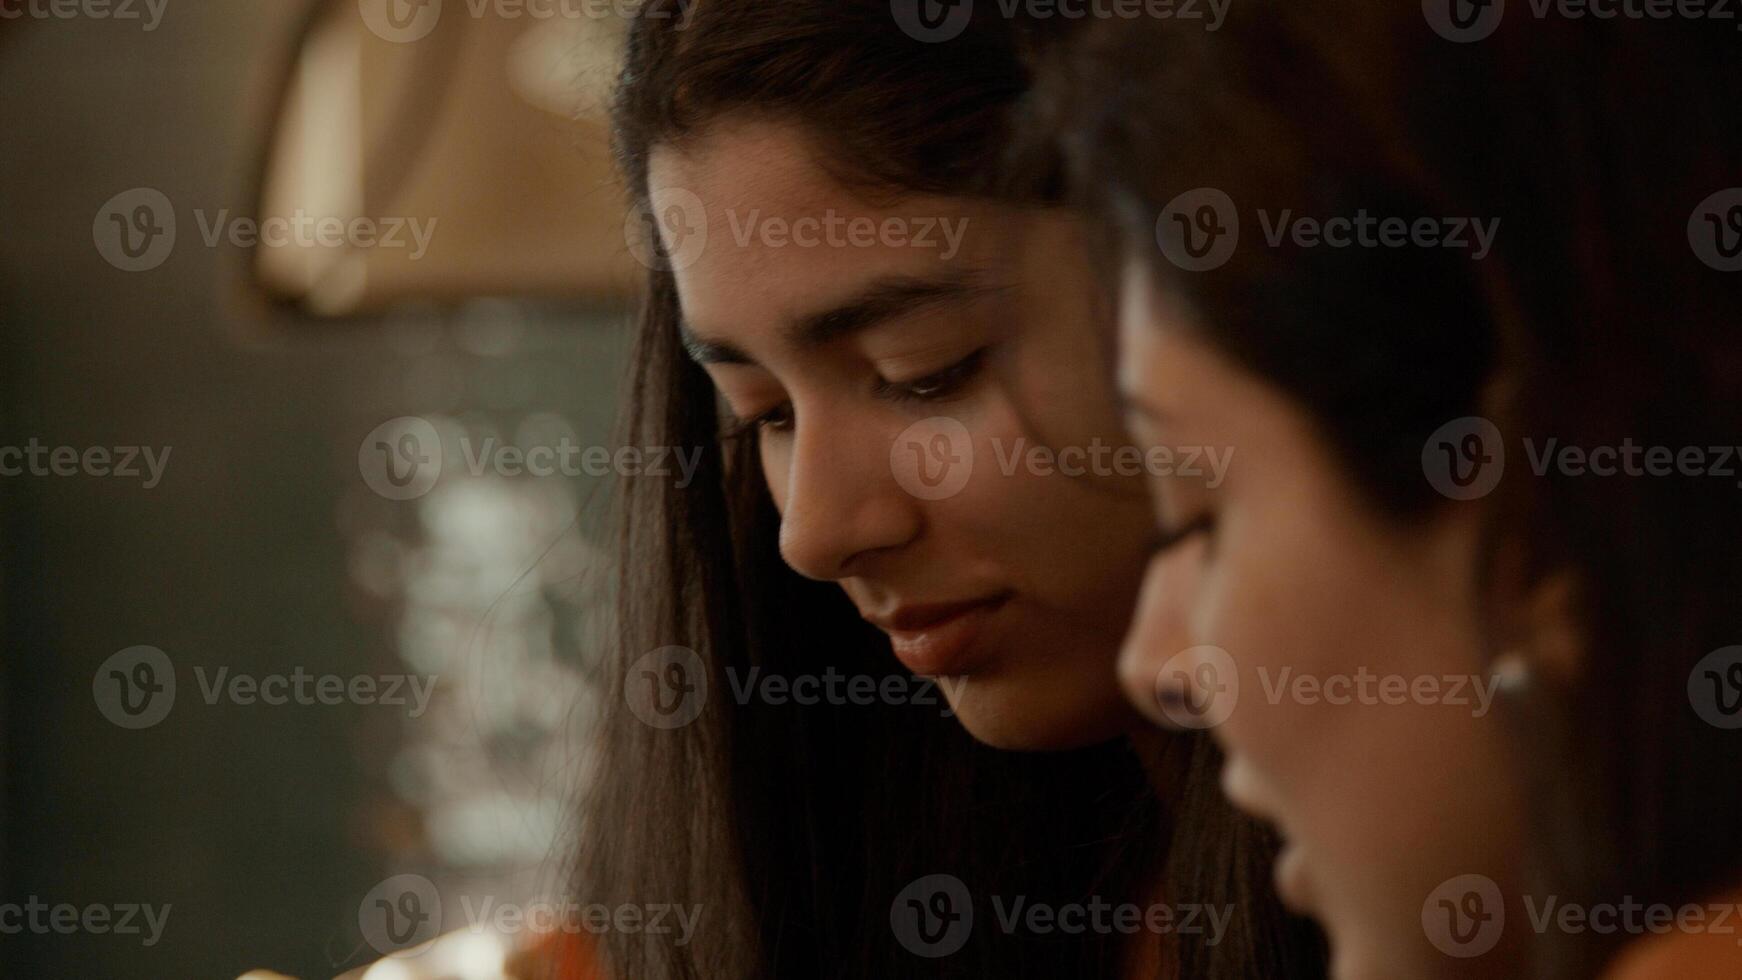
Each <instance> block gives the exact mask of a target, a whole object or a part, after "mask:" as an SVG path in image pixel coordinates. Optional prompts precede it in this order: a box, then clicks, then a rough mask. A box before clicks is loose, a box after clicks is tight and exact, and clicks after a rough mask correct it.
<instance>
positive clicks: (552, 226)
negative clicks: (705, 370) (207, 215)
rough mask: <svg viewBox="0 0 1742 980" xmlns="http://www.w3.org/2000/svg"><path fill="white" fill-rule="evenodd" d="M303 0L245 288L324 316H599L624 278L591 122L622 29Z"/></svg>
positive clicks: (470, 1) (599, 139)
mask: <svg viewBox="0 0 1742 980" xmlns="http://www.w3.org/2000/svg"><path fill="white" fill-rule="evenodd" d="M539 9H544V8H539V7H538V6H537V5H533V4H520V5H503V4H494V3H481V2H477V0H447V3H446V4H445V5H444V3H443V2H442V0H317V2H315V4H314V5H313V6H312V7H311V8H310V10H309V12H308V14H307V15H306V17H305V18H304V19H303V21H302V22H301V24H300V26H299V28H298V29H297V31H296V36H295V39H294V48H295V50H294V53H293V55H292V57H291V58H290V59H289V62H288V65H289V71H288V72H287V74H286V77H285V78H284V79H283V80H282V84H281V85H280V86H279V89H278V92H277V98H276V99H275V100H274V107H273V111H272V115H271V118H270V122H269V127H268V131H267V134H266V143H265V149H264V152H263V153H262V164H261V168H260V170H261V172H260V175H259V183H258V198H257V204H256V207H255V215H254V217H255V218H256V220H257V221H258V222H259V223H260V224H259V227H260V229H261V243H260V244H259V245H258V246H256V247H255V248H254V249H253V251H252V257H251V259H250V260H249V268H248V273H247V274H248V276H249V278H250V279H251V281H252V282H253V283H254V284H255V285H256V286H258V287H259V290H260V291H261V292H263V293H264V295H265V296H266V297H268V298H269V299H271V300H273V301H275V302H277V303H282V304H289V305H292V306H295V307H297V308H300V309H301V310H303V311H306V312H309V313H313V314H317V315H323V316H349V315H356V314H370V313H378V312H381V311H383V310H386V309H389V308H393V307H395V306H398V305H401V304H404V303H407V302H410V301H424V302H428V301H433V302H435V303H438V304H442V305H450V304H451V305H460V304H462V303H465V302H467V301H469V300H472V299H476V298H478V297H485V296H489V297H512V298H546V299H554V300H558V301H575V302H577V303H579V304H585V305H588V306H598V305H605V306H614V305H617V304H620V303H622V302H623V301H624V300H625V298H626V297H627V296H628V295H629V294H630V292H631V291H632V288H633V284H634V282H635V280H636V276H635V273H636V271H637V269H638V267H637V266H636V265H635V262H634V259H633V258H632V256H631V254H630V252H629V248H628V246H627V244H626V243H625V241H624V237H623V236H624V231H623V229H624V215H625V211H624V198H623V194H622V191H621V187H620V185H619V183H618V182H617V180H616V179H615V176H614V173H613V170H612V166H611V160H610V154H609V148H608V144H607V123H606V118H605V110H606V106H607V105H608V100H609V91H610V86H611V84H612V80H613V79H614V76H615V67H616V58H617V51H618V48H619V45H620V43H621V37H622V33H623V28H624V24H623V22H622V20H621V19H620V18H619V17H618V16H616V15H612V14H606V13H602V12H593V11H591V10H590V9H589V8H588V7H587V5H562V4H557V5H550V6H549V8H548V10H547V12H546V15H544V16H534V15H533V13H532V12H533V11H534V10H539Z"/></svg>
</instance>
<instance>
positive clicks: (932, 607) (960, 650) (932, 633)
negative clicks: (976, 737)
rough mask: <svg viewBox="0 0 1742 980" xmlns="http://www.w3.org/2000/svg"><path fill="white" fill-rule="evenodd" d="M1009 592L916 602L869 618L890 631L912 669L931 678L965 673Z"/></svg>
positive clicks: (897, 651)
mask: <svg viewBox="0 0 1742 980" xmlns="http://www.w3.org/2000/svg"><path fill="white" fill-rule="evenodd" d="M1009 598H1010V597H1009V596H1008V595H997V596H989V597H987V598H984V599H974V600H969V601H966V602H943V603H923V604H921V603H912V604H904V605H900V606H896V607H895V608H894V609H892V610H890V611H889V612H888V613H880V614H875V615H867V616H866V617H865V618H866V619H867V620H869V621H870V622H871V624H872V625H874V626H876V627H877V628H878V629H880V630H882V631H883V632H885V633H887V634H889V645H890V647H891V648H892V649H893V650H894V651H895V656H896V659H898V660H900V661H901V662H902V664H903V665H905V666H906V667H907V669H908V670H911V671H913V672H914V673H916V674H920V675H922V676H927V677H936V676H940V675H943V676H948V675H953V674H960V673H963V672H964V671H965V670H966V669H967V668H968V667H969V666H970V664H969V659H970V654H971V653H972V651H973V648H974V641H975V640H977V639H979V637H980V636H981V634H982V633H984V632H985V628H986V624H987V621H988V620H990V619H991V617H992V615H993V614H994V613H996V612H997V611H998V609H1000V608H1001V607H1002V606H1003V605H1004V603H1005V602H1007V601H1009Z"/></svg>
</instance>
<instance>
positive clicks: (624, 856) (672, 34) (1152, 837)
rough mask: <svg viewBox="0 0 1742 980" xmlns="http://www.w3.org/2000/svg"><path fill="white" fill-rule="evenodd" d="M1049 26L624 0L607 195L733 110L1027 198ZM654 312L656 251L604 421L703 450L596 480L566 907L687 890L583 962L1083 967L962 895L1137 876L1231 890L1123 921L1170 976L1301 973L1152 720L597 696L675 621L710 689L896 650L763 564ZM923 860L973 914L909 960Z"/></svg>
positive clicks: (833, 595) (823, 144) (1186, 753)
mask: <svg viewBox="0 0 1742 980" xmlns="http://www.w3.org/2000/svg"><path fill="white" fill-rule="evenodd" d="M1054 23H1055V24H1056V23H1058V22H1054ZM1064 29H1065V27H1064V25H1062V24H1060V25H1059V26H1056V27H1049V28H1045V29H1043V28H1042V27H1041V26H1040V25H1039V24H1037V23H1030V22H1028V21H1026V20H1023V19H1021V18H1018V19H1016V20H1009V19H1001V18H996V17H987V16H983V15H976V16H975V17H974V18H973V19H972V21H971V23H970V24H969V25H968V26H967V28H966V30H964V31H963V32H962V33H961V35H960V36H959V37H957V38H955V39H954V40H952V41H950V42H949V43H947V44H925V43H921V42H919V41H917V40H915V39H913V38H912V37H909V36H908V35H907V34H905V33H904V32H903V31H902V29H901V27H900V26H899V24H898V23H897V21H896V19H895V18H894V16H892V13H891V7H890V4H889V3H888V2H887V0H782V2H779V3H757V2H749V0H707V2H701V3H697V4H689V3H678V2H669V3H667V2H654V3H649V4H647V5H645V6H644V7H643V8H642V9H641V10H640V12H639V15H638V16H637V17H636V18H635V20H634V22H633V24H632V26H631V28H630V31H629V37H628V44H627V52H626V60H625V64H624V68H623V72H622V79H621V85H620V89H619V94H618V99H617V103H616V107H615V123H616V126H615V134H616V149H617V153H618V156H619V159H620V163H621V168H622V171H623V174H624V177H625V179H626V182H627V185H628V188H629V191H630V194H631V196H632V198H633V200H634V201H635V202H636V203H637V204H639V205H641V206H646V202H647V193H648V186H647V165H648V155H649V153H650V152H651V150H652V149H653V148H654V147H656V146H659V145H674V146H677V145H681V144H682V143H683V141H684V140H686V139H690V138H693V137H695V136H697V135H698V134H700V133H702V132H704V131H705V129H706V127H707V126H708V125H710V124H711V123H713V122H716V121H718V120H720V119H722V118H724V117H727V116H729V115H734V114H739V115H742V114H750V115H758V116H760V117H762V118H773V119H786V120H791V121H793V122H794V123H796V124H798V125H800V126H802V127H803V128H804V130H805V131H806V132H807V134H808V135H810V136H811V137H812V138H813V139H814V140H815V142H816V145H817V146H818V147H819V149H820V150H822V152H823V155H824V156H825V157H826V160H827V161H828V163H829V164H830V165H831V166H832V167H834V168H836V170H837V171H838V173H837V176H838V177H839V178H840V179H841V180H843V181H844V182H851V183H852V184H853V186H862V187H871V188H877V189H880V190H882V191H884V192H888V193H893V194H896V195H903V194H911V193H935V194H943V195H951V196H980V197H991V198H995V199H998V200H1002V201H1009V202H1010V203H1012V204H1013V205H1015V206H1051V205H1053V204H1055V203H1056V189H1057V187H1058V186H1059V182H1058V178H1059V174H1058V172H1057V169H1056V167H1054V168H1051V170H1050V172H1049V168H1047V167H1044V166H1043V167H1036V168H1034V169H1032V170H1031V169H1029V168H1028V167H1027V165H1026V164H1025V165H1024V167H1022V168H1017V167H1015V166H1014V165H1013V164H1011V163H1009V162H1008V161H1007V160H1006V158H1005V151H1006V148H1007V145H1008V144H1009V143H1010V141H1011V140H1012V138H1013V135H1014V133H1013V128H1014V127H1016V126H1017V125H1018V122H1019V120H1020V119H1021V118H1022V117H1023V113H1024V110H1025V99H1026V97H1027V94H1028V91H1029V88H1030V82H1031V76H1030V70H1029V56H1030V52H1031V51H1032V50H1033V49H1034V48H1036V47H1038V46H1041V45H1044V44H1046V43H1049V42H1050V40H1051V37H1050V35H1053V34H1056V33H1058V32H1060V31H1062V30H1064ZM1019 170H1020V172H1018V171H1019ZM679 316H680V311H679V306H678V299H677V293H676V287H675V284H674V281H673V277H672V275H671V274H670V272H669V271H664V270H663V269H659V268H656V269H655V270H654V271H652V272H651V274H650V275H649V277H648V280H647V287H646V294H645V296H644V299H643V302H642V304H641V308H640V314H639V324H638V338H637V343H636V348H635V352H634V360H633V367H632V372H633V373H632V377H631V380H630V384H629V386H628V391H627V399H628V407H627V412H626V430H625V432H624V436H623V437H624V439H625V440H626V443H627V444H630V445H665V446H682V447H699V448H700V450H701V452H702V463H701V466H700V470H699V472H698V473H697V475H696V478H695V479H694V481H693V483H692V484H691V485H690V486H689V487H688V488H685V489H679V488H677V487H675V486H673V485H670V484H669V483H665V482H657V481H649V480H627V481H624V482H623V484H622V486H621V488H620V497H619V499H618V505H619V512H620V515H621V521H620V533H619V538H618V542H617V559H618V561H619V563H620V578H619V583H618V591H619V595H618V600H617V604H618V609H619V619H620V622H619V623H618V624H617V626H616V635H617V637H618V640H619V642H618V643H617V644H615V648H614V649H613V650H612V653H611V655H610V656H609V657H608V658H607V661H606V663H605V664H604V667H603V677H602V684H603V688H604V690H605V692H606V694H607V696H606V697H605V698H604V703H603V706H602V721H601V737H600V739H599V742H598V746H599V753H600V755H599V759H598V766H597V771H596V776H595V783H594V787H593V790H592V793H591V795H590V798H589V800H588V804H587V806H586V807H585V820H584V824H583V829H582V844H581V854H580V857H579V862H578V868H577V870H576V875H577V890H578V891H579V893H580V894H581V895H582V896H583V897H584V900H585V901H588V902H602V903H609V904H619V903H622V904H637V905H644V904H648V903H681V904H686V905H699V906H701V909H702V915H701V924H700V927H699V929H698V932H697V934H696V936H695V938H694V940H693V941H692V942H690V943H689V944H688V945H681V946H680V945H678V944H676V943H675V942H673V941H671V940H670V938H668V937H661V936H649V935H642V934H636V933H610V934H608V935H607V936H606V937H605V939H604V941H603V944H602V947H603V954H604V960H605V962H604V964H603V965H604V967H605V968H606V969H607V970H608V972H609V973H610V974H611V975H613V976H616V977H621V978H634V980H666V978H702V977H705V978H709V980H753V978H781V977H790V978H795V980H796V978H802V980H812V978H816V977H842V978H887V977H892V976H906V977H921V976H938V977H942V976H950V977H975V978H979V977H989V976H995V977H1010V978H1015V977H1046V978H1049V980H1050V978H1057V977H1090V976H1105V977H1112V976H1117V975H1119V974H1120V972H1121V970H1123V969H1124V968H1125V966H1126V965H1127V963H1128V960H1129V958H1130V955H1131V952H1132V950H1131V940H1130V937H1128V936H1125V935H1122V934H1119V933H1117V932H1114V933H1111V934H1107V935H1095V934H1092V933H1091V934H1084V935H1063V934H1057V935H1046V936H1040V935H1024V934H1020V933H1018V934H1015V935H999V934H997V929H996V925H997V920H996V919H995V918H994V917H993V915H992V912H993V908H992V906H991V904H990V899H991V897H992V896H1001V897H1002V899H1003V900H1004V901H1005V902H1009V901H1010V900H1011V899H1012V898H1013V897H1014V896H1018V895H1021V896H1026V898H1027V899H1028V900H1029V901H1030V902H1031V903H1041V902H1044V903H1053V904H1062V903H1077V902H1086V901H1088V900H1089V899H1090V898H1092V897H1095V898H1100V899H1101V900H1104V901H1107V902H1112V903H1134V904H1142V903H1147V902H1150V901H1156V900H1158V889H1159V900H1160V901H1165V902H1167V903H1170V904H1179V903H1201V904H1203V905H1205V906H1208V907H1213V908H1216V909H1218V910H1222V909H1226V910H1228V911H1231V912H1232V922H1231V924H1230V926H1229V928H1228V930H1227V933H1226V935H1225V936H1224V937H1222V938H1221V941H1220V942H1219V943H1212V942H1209V941H1207V940H1208V937H1207V936H1204V935H1181V936H1177V937H1160V936H1150V937H1148V938H1149V939H1151V940H1153V941H1155V942H1156V943H1158V944H1162V943H1163V942H1164V940H1167V939H1169V938H1171V939H1173V940H1176V941H1175V942H1172V943H1171V944H1169V945H1168V946H1167V947H1166V948H1165V951H1164V958H1165V961H1166V962H1168V963H1170V964H1171V965H1172V966H1173V967H1174V968H1176V969H1177V970H1178V973H1179V975H1181V976H1186V977H1192V978H1199V977H1206V978H1237V977H1253V976H1263V977H1277V978H1293V977H1301V978H1307V977H1319V976H1322V975H1323V971H1324V951H1323V946H1322V941H1321V940H1320V938H1319V936H1318V934H1317V932H1316V930H1314V929H1313V928H1312V927H1311V926H1310V925H1308V924H1306V923H1305V922H1303V921H1302V920H1299V919H1296V918H1291V917H1288V916H1285V915H1284V914H1283V913H1282V912H1281V911H1280V910H1279V908H1278V906H1277V904H1276V902H1275V900H1274V899H1273V898H1272V896H1271V893H1270V890H1269V885H1268V882H1269V866H1270V859H1271V856H1272V854H1273V850H1274V841H1273V840H1272V839H1271V838H1270V837H1269V835H1268V834H1267V833H1266V832H1265V831H1264V830H1262V829H1261V828H1259V827H1257V826H1256V825H1255V824H1253V823H1252V822H1250V821H1247V820H1245V819H1244V818H1241V817H1239V816H1237V815H1235V814H1234V813H1233V812H1232V811H1231V810H1229V809H1228V808H1227V807H1226V806H1225V805H1223V803H1222V802H1221V800H1220V796H1219V793H1218V792H1217V783H1216V776H1217V772H1218V770H1219V760H1218V758H1217V757H1216V753H1215V749H1214V747H1213V746H1212V745H1211V743H1210V742H1209V741H1208V740H1207V739H1205V738H1203V737H1201V736H1196V735H1181V736H1178V737H1176V738H1174V739H1172V740H1171V742H1170V743H1169V747H1168V748H1167V749H1166V751H1165V757H1164V758H1161V759H1156V760H1147V765H1146V764H1145V762H1143V761H1140V760H1139V759H1138V758H1137V755H1136V753H1135V752H1134V751H1133V749H1132V748H1131V746H1130V745H1129V744H1128V743H1126V742H1124V741H1122V740H1121V741H1119V742H1115V743H1112V744H1108V745H1103V746H1100V747H1096V748H1091V749H1085V750H1079V751H1072V752H1063V753H1033V754H1022V753H1010V752H1001V751H997V750H992V749H988V748H986V747H984V746H981V745H978V744H977V743H975V742H974V741H973V740H972V738H970V737H969V736H968V735H967V733H966V732H965V731H964V730H963V729H962V727H961V725H960V724H959V723H958V722H957V721H955V720H954V719H951V718H945V717H942V716H941V713H940V711H939V710H938V709H937V708H935V707H919V706H915V705H899V704H879V705H875V706H868V705H846V706H831V705H826V704H818V705H812V706H800V705H796V704H790V703H789V704H769V703H758V702H757V701H755V700H754V699H752V700H751V701H749V702H748V703H736V702H735V701H734V700H733V699H731V698H726V697H714V698H712V699H711V700H710V701H709V703H707V705H706V707H705V708H704V710H703V711H702V713H701V714H700V716H699V717H698V718H697V719H696V720H695V721H694V722H692V723H690V724H688V725H685V726H682V727H678V728H674V729H669V730H667V729H661V728H656V727H653V726H650V725H648V724H645V723H643V722H642V721H641V720H640V719H639V718H638V717H636V715H635V713H634V712H633V711H632V710H630V709H629V708H628V706H627V704H626V698H625V692H626V691H627V690H628V688H627V686H626V685H628V684H629V683H630V681H631V678H630V677H629V676H628V675H629V673H630V667H631V664H632V663H634V662H635V661H636V659H637V658H639V657H640V656H642V655H643V654H646V653H648V652H649V651H653V650H655V649H658V648H662V647H668V646H674V645H675V646H681V647H687V648H689V649H691V650H693V651H695V652H696V654H697V655H698V656H699V657H700V659H701V662H702V664H704V665H705V671H706V683H707V684H708V685H709V687H710V688H711V689H712V690H714V691H725V690H727V689H728V684H729V683H730V680H729V678H728V674H727V672H728V671H732V670H735V671H737V672H738V673H739V676H740V677H741V676H742V673H743V672H744V671H747V670H748V669H750V668H752V667H756V668H760V669H761V670H762V671H763V672H764V673H768V674H788V675H796V674H810V673H816V672H818V671H820V670H821V669H822V667H823V666H824V665H827V666H828V667H832V668H834V669H835V670H837V671H839V672H841V673H843V674H863V675H870V676H880V675H889V674H900V673H902V671H901V668H900V667H899V665H898V664H897V663H896V662H895V661H894V659H893V658H892V657H891V656H890V653H889V649H888V643H887V640H886V639H884V638H883V637H882V635H881V634H879V633H877V632H876V631H875V630H873V629H871V628H870V627H869V626H867V625H866V624H865V623H864V622H863V621H861V620H860V618H859V617H858V615H857V614H856V612H855V611H854V609H853V608H852V606H851V604H850V603H849V602H848V601H847V600H846V598H845V596H844V595H843V594H842V592H841V590H840V589H839V588H838V587H837V586H835V585H833V584H829V583H817V582H811V581H807V580H805V579H803V578H801V577H800V576H798V575H797V574H795V573H794V572H792V571H791V570H790V569H789V568H787V567H786V565H785V564H784V563H783V562H782V561H781V559H780V556H779V554H778V551H777V545H776V541H777V531H778V516H777V515H776V513H775V511H774V509H773V506H772V504H771V501H770V498H769V495H768V492H767V488H766V486H765V485H764V482H763V479H762V475H761V468H760V465H759V463H758V461H757V456H756V452H755V447H754V444H753V440H751V439H739V440H728V441H722V440H721V438H720V435H719V420H718V419H717V417H716V408H715V395H714V393H713V389H712V386H711V384H710V382H709V380H708V378H707V376H706V375H705V374H704V373H703V372H702V370H701V369H700V368H699V367H698V366H697V365H696V364H694V363H693V362H692V361H691V360H690V358H689V357H688V356H687V354H686V353H685V351H684V350H683V348H682V345H681V342H680V337H679ZM1085 340H1086V341H1089V340H1091V338H1085ZM740 683H741V680H740ZM1152 777H1153V778H1152ZM1156 785H1161V786H1163V787H1165V791H1164V794H1163V795H1160V796H1158V794H1157V792H1156V790H1155V788H1154V787H1155V786H1156ZM940 873H942V874H951V875H954V876H956V877H957V878H958V879H960V880H961V881H962V882H963V883H964V884H965V885H966V887H967V889H968V891H969V892H970V894H971V895H972V897H973V901H974V906H975V908H976V909H977V910H978V912H979V919H978V922H979V924H978V925H977V926H976V927H975V928H973V929H972V930H971V932H970V935H969V939H968V941H967V944H966V946H964V947H963V948H962V949H961V950H960V951H959V952H957V953H955V954H953V955H950V956H945V957H941V958H936V959H931V958H922V957H920V956H916V955H914V954H913V953H911V952H909V951H907V950H906V949H904V948H902V947H901V945H900V944H899V943H898V941H897V939H896V937H895V935H894V934H893V932H892V930H891V925H890V916H891V911H890V910H891V904H892V902H893V900H894V899H895V897H896V896H897V894H898V893H899V892H900V891H901V890H902V889H903V888H904V887H905V886H906V885H907V884H908V883H910V882H912V881H914V880H916V879H918V878H921V877H923V876H927V875H932V874H940ZM1170 972H1171V971H1170Z"/></svg>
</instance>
